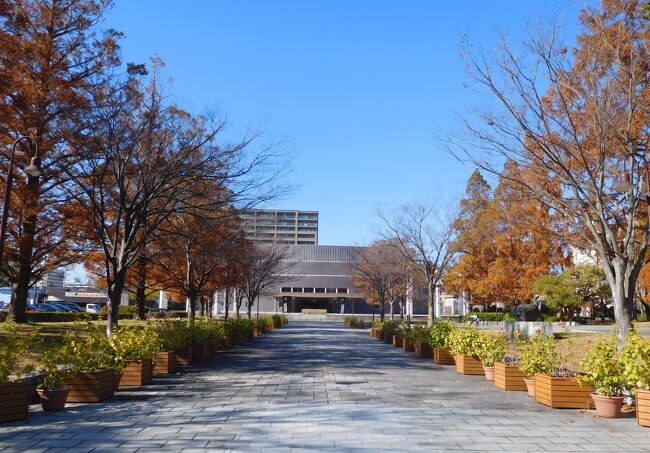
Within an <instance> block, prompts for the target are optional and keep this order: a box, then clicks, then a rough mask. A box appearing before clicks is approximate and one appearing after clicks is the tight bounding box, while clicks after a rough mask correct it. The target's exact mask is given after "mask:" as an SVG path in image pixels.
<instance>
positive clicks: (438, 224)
mask: <svg viewBox="0 0 650 453" xmlns="http://www.w3.org/2000/svg"><path fill="white" fill-rule="evenodd" d="M378 215H379V218H380V219H381V220H382V221H383V223H384V227H385V229H384V233H383V234H384V237H385V239H386V240H388V241H390V243H391V244H394V246H395V248H396V250H398V251H399V252H400V253H401V254H402V256H403V257H404V258H405V259H406V260H408V261H409V262H410V263H411V265H412V266H413V268H414V269H415V270H417V271H418V272H420V273H421V274H422V277H423V278H424V280H425V282H426V285H427V292H428V299H427V306H428V317H427V322H428V325H429V326H431V325H433V323H434V321H435V319H434V318H435V316H434V296H435V291H436V287H437V286H438V285H439V284H440V283H441V282H442V279H443V277H444V275H445V272H446V271H447V269H448V268H449V266H450V265H451V263H452V262H453V260H454V258H455V256H456V252H455V249H454V248H453V247H451V245H452V244H453V242H454V240H455V238H456V234H457V233H456V231H455V230H454V228H453V227H452V225H453V224H454V218H455V217H454V216H455V215H454V214H451V215H449V214H447V217H443V216H441V215H440V214H438V213H437V212H436V206H435V205H434V204H428V205H425V204H409V205H404V206H402V207H401V208H400V209H398V210H397V211H396V212H395V213H394V214H393V215H392V216H388V215H386V214H385V213H383V212H381V211H380V212H379V213H378Z"/></svg>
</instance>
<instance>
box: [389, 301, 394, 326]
mask: <svg viewBox="0 0 650 453" xmlns="http://www.w3.org/2000/svg"><path fill="white" fill-rule="evenodd" d="M393 304H394V302H392V301H391V302H388V305H389V306H390V320H391V321H393V320H394V319H395V315H394V314H393Z"/></svg>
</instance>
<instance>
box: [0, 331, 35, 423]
mask: <svg viewBox="0 0 650 453" xmlns="http://www.w3.org/2000/svg"><path fill="white" fill-rule="evenodd" d="M5 329H6V331H7V335H6V336H5V337H4V338H3V341H1V342H0V422H11V421H16V420H24V419H26V418H27V409H28V402H29V400H28V395H27V386H26V385H25V383H24V382H22V381H21V380H20V379H19V377H20V376H21V375H22V374H23V373H28V372H30V371H31V368H32V367H31V366H30V365H28V364H27V363H26V362H25V360H24V359H25V358H26V352H27V351H28V349H29V348H30V346H31V345H30V343H31V333H30V332H24V333H23V332H21V331H20V329H19V328H18V327H17V326H16V325H15V324H14V323H13V322H11V321H10V320H7V321H5Z"/></svg>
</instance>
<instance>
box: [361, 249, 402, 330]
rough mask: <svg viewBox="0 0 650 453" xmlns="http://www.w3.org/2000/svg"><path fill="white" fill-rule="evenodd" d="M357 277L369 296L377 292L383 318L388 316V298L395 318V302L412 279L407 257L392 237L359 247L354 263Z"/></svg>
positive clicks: (391, 312) (391, 315)
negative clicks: (405, 263)
mask: <svg viewBox="0 0 650 453" xmlns="http://www.w3.org/2000/svg"><path fill="white" fill-rule="evenodd" d="M352 268H353V276H352V278H353V280H354V282H355V285H356V286H358V287H359V288H361V289H362V290H363V292H365V293H366V297H367V298H368V299H370V298H372V297H373V296H374V295H376V296H377V301H378V302H379V306H380V310H381V311H380V319H381V320H382V321H383V320H384V317H385V311H386V310H385V306H386V302H388V304H389V305H390V317H391V319H393V313H394V311H393V305H394V303H395V302H396V301H397V300H398V298H399V296H400V295H401V294H402V293H403V292H404V291H402V289H404V288H402V287H404V286H405V284H406V281H407V279H408V275H407V269H406V266H405V265H404V257H403V255H402V254H401V252H399V251H398V250H397V248H396V247H395V245H394V244H391V243H390V242H389V241H375V242H373V243H372V244H371V245H370V247H366V248H359V249H356V250H355V261H354V263H353V264H352Z"/></svg>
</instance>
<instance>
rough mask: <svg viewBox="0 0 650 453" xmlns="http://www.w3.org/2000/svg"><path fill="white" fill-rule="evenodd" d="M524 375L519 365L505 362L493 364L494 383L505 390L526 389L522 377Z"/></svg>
mask: <svg viewBox="0 0 650 453" xmlns="http://www.w3.org/2000/svg"><path fill="white" fill-rule="evenodd" d="M525 377H526V375H525V374H524V373H523V372H522V371H521V370H520V369H519V367H516V366H512V365H506V364H505V363H495V364H494V385H495V386H497V387H498V388H500V389H502V390H507V391H509V392H510V391H524V392H525V391H526V390H528V388H527V387H526V383H525V382H524V378H525Z"/></svg>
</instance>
